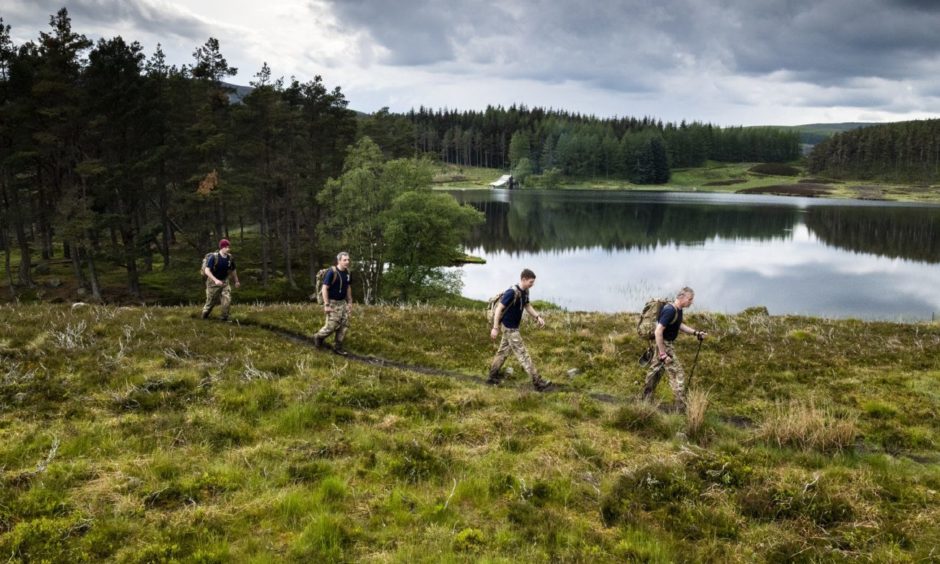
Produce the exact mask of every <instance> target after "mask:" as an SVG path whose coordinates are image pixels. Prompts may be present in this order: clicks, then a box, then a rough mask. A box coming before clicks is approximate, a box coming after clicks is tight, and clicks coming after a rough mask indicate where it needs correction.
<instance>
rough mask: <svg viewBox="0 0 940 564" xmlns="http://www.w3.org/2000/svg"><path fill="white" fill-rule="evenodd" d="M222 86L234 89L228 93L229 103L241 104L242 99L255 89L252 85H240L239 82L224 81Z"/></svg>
mask: <svg viewBox="0 0 940 564" xmlns="http://www.w3.org/2000/svg"><path fill="white" fill-rule="evenodd" d="M222 86H224V87H226V88H231V89H232V91H231V92H229V93H228V102H229V104H240V103H241V101H242V99H243V98H244V97H245V96H247V95H249V94H251V92H252V90H254V88H253V87H251V86H239V85H238V84H229V83H228V82H223V83H222Z"/></svg>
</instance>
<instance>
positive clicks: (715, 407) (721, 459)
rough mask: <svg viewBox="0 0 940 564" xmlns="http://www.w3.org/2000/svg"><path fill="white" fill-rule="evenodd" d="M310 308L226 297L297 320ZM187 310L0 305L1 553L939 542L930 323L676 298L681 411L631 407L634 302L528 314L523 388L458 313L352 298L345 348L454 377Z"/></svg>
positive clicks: (869, 548)
mask: <svg viewBox="0 0 940 564" xmlns="http://www.w3.org/2000/svg"><path fill="white" fill-rule="evenodd" d="M311 309H312V308H311V307H310V306H307V305H302V304H284V305H267V306H263V305H236V307H235V309H234V314H235V319H236V321H238V320H239V319H248V320H250V321H255V322H257V323H267V324H270V325H274V326H277V327H282V328H284V329H286V330H289V331H295V332H299V333H303V334H307V335H309V334H310V333H311V331H312V329H313V328H315V327H317V326H319V324H320V322H321V321H322V318H321V315H320V314H319V313H318V312H314V311H311ZM194 310H195V308H191V309H186V308H152V309H151V308H113V307H103V306H87V307H78V308H74V309H73V308H70V307H66V306H26V307H9V306H0V330H2V336H0V554H4V555H6V557H7V558H9V559H12V560H13V561H42V560H49V561H75V562H81V561H119V562H146V561H170V560H174V559H175V560H178V561H209V562H219V561H232V560H249V561H281V560H295V561H323V562H329V561H382V562H387V561H429V560H433V561H454V562H463V561H506V562H508V561H518V562H548V561H564V562H586V561H591V562H611V561H630V560H638V561H653V562H657V561H659V562H672V561H722V562H753V561H768V560H771V561H772V560H776V561H789V560H801V559H802V560H805V561H825V560H831V559H833V558H836V557H837V558H843V559H850V560H851V559H865V558H868V559H873V560H878V561H906V560H916V559H921V560H929V559H930V558H932V557H933V556H931V553H930V550H931V548H932V547H933V546H936V545H937V544H938V540H940V539H938V535H937V533H936V527H934V526H932V524H933V523H935V522H937V521H938V520H940V509H937V508H938V507H940V499H938V496H940V494H937V492H940V471H938V470H937V469H936V468H937V465H936V462H937V461H938V460H940V453H938V452H937V445H938V444H940V430H938V428H937V427H936V425H933V424H931V421H933V420H934V419H935V414H936V413H938V412H940V393H938V392H937V389H938V385H937V384H938V383H940V326H937V325H928V324H923V325H895V324H889V323H862V322H858V321H840V322H834V321H829V320H820V319H809V318H802V317H772V316H768V315H766V314H765V312H761V311H758V309H754V310H753V311H749V312H745V313H742V314H741V315H724V314H717V313H715V314H702V313H697V314H690V323H691V324H692V325H694V326H696V327H701V328H703V329H705V330H706V331H708V332H709V334H710V336H711V338H710V339H708V340H707V341H706V342H705V344H704V345H703V347H702V351H701V356H700V358H699V365H698V369H697V370H696V374H695V379H696V385H697V386H701V389H703V390H708V394H707V395H706V394H702V397H701V398H699V399H696V397H695V393H696V391H695V390H692V392H693V393H692V394H690V396H689V406H688V407H689V412H688V413H687V414H686V416H684V417H683V416H680V415H677V414H672V413H664V412H662V411H660V410H659V409H657V407H656V405H655V404H653V405H650V404H641V403H636V402H634V401H633V399H632V398H634V397H636V395H637V394H638V393H639V391H640V388H641V386H642V381H641V380H642V377H643V369H642V368H640V367H638V366H637V365H636V362H635V361H636V357H637V356H638V355H639V353H640V352H641V351H642V349H643V348H644V347H645V343H642V342H641V341H640V339H639V338H637V337H635V336H634V334H633V333H632V330H631V328H630V326H631V324H632V323H635V316H634V315H603V314H595V313H581V312H564V311H551V312H547V313H546V317H547V318H548V327H547V328H546V329H536V328H535V327H533V326H531V325H529V326H526V327H525V331H526V342H527V345H528V347H529V350H530V352H531V354H532V356H533V358H534V359H535V362H536V364H537V365H538V367H539V369H540V371H541V372H542V374H544V375H545V376H546V377H548V378H551V379H553V380H557V381H561V382H564V383H565V384H566V386H565V387H564V388H563V389H562V390H561V391H559V392H556V393H551V394H538V393H534V392H532V391H531V387H530V385H529V383H528V381H527V378H526V377H525V375H524V374H523V372H522V371H521V369H520V368H519V367H518V365H515V362H514V360H510V361H509V366H510V367H514V368H515V376H514V377H512V378H510V379H509V380H508V381H507V382H506V384H505V385H504V386H500V387H498V388H491V387H486V386H484V385H483V384H482V380H483V378H485V375H486V369H487V365H488V362H489V359H490V358H491V356H492V354H493V352H494V345H493V344H492V343H491V342H490V341H489V337H488V331H487V327H486V324H485V322H484V321H483V316H482V314H481V312H480V311H479V310H465V309H459V308H453V307H450V308H448V307H434V306H426V305H425V306H404V307H399V306H394V307H392V306H363V307H359V308H357V309H356V313H355V315H354V318H353V324H352V328H351V330H350V333H349V337H348V340H347V346H348V348H349V349H350V350H352V351H353V352H355V353H357V354H362V355H374V356H377V357H382V358H387V359H390V360H395V361H398V362H402V363H406V364H412V365H422V366H425V367H428V368H431V369H436V370H441V371H448V372H447V373H448V374H457V375H461V377H452V376H449V375H448V376H445V375H441V374H435V373H433V371H432V372H431V373H429V374H419V373H413V372H409V371H405V370H399V369H394V368H389V367H383V366H377V365H372V364H362V363H358V362H355V361H351V360H349V359H343V358H339V357H337V356H334V355H330V354H327V353H325V352H318V351H313V350H312V349H310V348H309V347H307V346H304V345H303V344H301V343H297V342H293V341H289V340H284V339H282V338H280V337H279V336H277V335H276V334H273V333H271V332H269V331H265V330H263V329H261V328H259V327H256V326H247V325H242V326H239V325H238V324H237V323H235V324H228V325H224V324H221V323H207V322H203V321H201V320H198V319H195V318H194V316H193V313H194ZM81 327H84V328H83V329H81V330H79V328H81ZM872 343H879V344H882V345H880V346H877V347H875V346H872ZM696 345H697V343H695V342H694V340H680V341H679V342H678V343H677V345H676V347H677V352H678V354H679V355H680V356H681V357H682V358H683V360H686V359H688V360H691V355H692V354H694V350H695V349H694V347H695V346H696ZM571 368H576V369H577V376H576V377H574V378H569V377H568V376H567V371H568V370H570V369H571ZM657 397H658V399H659V400H662V401H666V402H668V401H670V400H671V392H670V391H669V390H668V386H665V385H663V384H661V385H660V389H659V390H658V391H657ZM817 406H824V407H817ZM795 413H802V415H800V416H799V417H796V416H794V414H795ZM791 419H793V420H795V421H796V422H791ZM751 422H760V424H758V425H755V424H753V423H751ZM800 422H802V423H800ZM695 429H697V431H696V430H695ZM784 429H787V430H788V431H787V432H786V433H783V432H780V433H777V431H782V430H784ZM770 430H774V432H773V433H771V432H770ZM677 431H684V432H685V433H686V434H687V435H688V436H689V438H690V439H695V440H693V442H692V443H686V442H684V441H680V440H676V433H677ZM56 441H58V446H57V448H55V449H53V446H54V445H55V444H56ZM856 445H858V448H855V447H856ZM50 453H54V454H53V455H52V456H51V458H50ZM40 468H44V469H43V470H42V471H39V469H40Z"/></svg>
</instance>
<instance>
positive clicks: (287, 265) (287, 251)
mask: <svg viewBox="0 0 940 564" xmlns="http://www.w3.org/2000/svg"><path fill="white" fill-rule="evenodd" d="M292 223H293V222H292V221H291V214H288V215H287V217H286V218H285V221H284V275H285V276H287V283H288V284H290V287H291V288H292V289H294V290H296V289H297V282H295V281H294V269H293V268H292V267H291V259H292V256H291V224H292Z"/></svg>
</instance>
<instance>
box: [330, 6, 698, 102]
mask: <svg viewBox="0 0 940 564" xmlns="http://www.w3.org/2000/svg"><path fill="white" fill-rule="evenodd" d="M683 3H685V2H683ZM331 6H332V8H333V12H334V14H335V15H336V16H337V18H338V19H339V20H340V22H341V23H342V24H343V25H345V26H348V27H349V28H350V29H351V30H355V31H365V32H367V33H368V34H369V35H370V36H371V37H372V38H373V39H374V40H375V41H376V42H377V43H379V44H380V45H381V46H382V47H384V48H385V49H387V50H388V53H389V54H388V56H387V58H386V59H385V60H384V61H383V62H385V63H388V64H392V65H402V66H422V65H430V64H436V65H453V66H454V67H459V66H460V65H462V64H465V63H469V64H483V65H487V69H486V72H488V73H492V74H493V75H496V76H500V77H509V78H527V79H533V80H539V81H546V82H559V81H564V80H576V81H580V82H584V83H587V84H591V85H594V86H598V87H602V88H609V89H615V90H617V89H626V90H635V91H641V90H642V91H645V90H648V89H649V85H648V81H649V80H650V78H651V77H650V75H649V72H648V71H649V69H653V68H655V69H659V68H665V69H669V68H672V67H673V66H674V65H675V64H676V56H677V53H681V52H683V51H684V46H683V45H681V44H679V43H677V42H676V41H675V39H674V38H673V36H672V33H671V31H670V26H672V25H675V24H676V23H677V22H678V23H679V25H680V26H681V27H687V23H686V22H684V21H683V20H685V19H686V18H687V16H685V14H686V11H684V10H678V11H674V12H670V11H669V10H665V9H662V8H659V7H656V6H650V5H649V3H648V2H640V1H633V2H628V3H623V2H621V3H620V4H618V5H616V6H611V5H608V3H605V2H588V3H582V2H580V1H575V0H563V1H554V2H548V1H540V2H527V3H526V2H518V1H517V2H513V1H505V2H499V3H494V2H489V1H481V0H468V1H465V2H455V3H452V2H443V1H440V0H420V1H419V2H410V1H404V0H394V1H391V2H388V1H384V0H336V1H334V2H331Z"/></svg>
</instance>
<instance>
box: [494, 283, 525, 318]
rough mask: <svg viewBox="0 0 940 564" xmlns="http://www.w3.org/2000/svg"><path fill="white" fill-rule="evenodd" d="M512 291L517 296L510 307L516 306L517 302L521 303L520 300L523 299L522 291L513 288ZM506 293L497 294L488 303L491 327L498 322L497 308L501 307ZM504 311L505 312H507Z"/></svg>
mask: <svg viewBox="0 0 940 564" xmlns="http://www.w3.org/2000/svg"><path fill="white" fill-rule="evenodd" d="M512 291H513V293H514V294H515V296H514V297H513V298H512V302H510V303H509V306H508V307H512V306H514V305H516V302H517V301H519V298H521V297H522V290H520V289H518V288H516V287H515V286H513V287H512ZM505 293H506V292H505V290H504V291H502V292H500V293H498V294H496V295H495V296H493V297H492V298H490V299H489V301H487V302H486V320H487V321H489V322H490V326H491V327H492V326H493V324H494V323H495V322H496V320H494V317H495V316H496V307H497V306H498V305H499V301H500V300H501V299H503V294H505ZM503 311H504V312H505V310H503Z"/></svg>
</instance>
